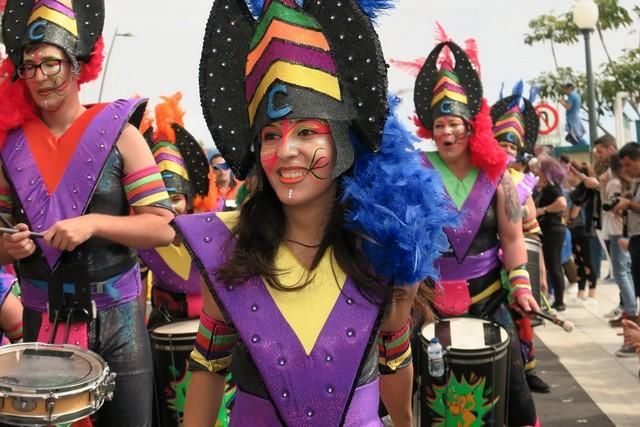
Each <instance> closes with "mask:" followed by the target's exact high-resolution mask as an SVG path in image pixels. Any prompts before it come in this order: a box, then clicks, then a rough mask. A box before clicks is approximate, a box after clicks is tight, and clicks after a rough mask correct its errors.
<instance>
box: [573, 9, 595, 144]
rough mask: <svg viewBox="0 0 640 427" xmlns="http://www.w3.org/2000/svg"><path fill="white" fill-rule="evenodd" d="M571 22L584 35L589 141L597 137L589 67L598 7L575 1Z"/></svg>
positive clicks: (593, 96)
mask: <svg viewBox="0 0 640 427" xmlns="http://www.w3.org/2000/svg"><path fill="white" fill-rule="evenodd" d="M573 22H574V23H575V24H576V26H577V27H578V28H580V30H581V31H582V34H583V35H584V52H585V57H586V61H587V109H588V110H589V141H590V142H591V143H592V144H593V141H594V140H595V139H596V137H597V135H598V130H597V121H596V88H595V86H594V84H593V69H592V67H591V45H590V37H591V33H592V32H593V30H595V28H596V24H597V23H598V5H597V4H596V3H595V2H594V1H593V0H577V1H576V6H575V8H574V9H573Z"/></svg>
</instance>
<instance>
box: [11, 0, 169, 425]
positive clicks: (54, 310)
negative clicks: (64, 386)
mask: <svg viewBox="0 0 640 427" xmlns="http://www.w3.org/2000/svg"><path fill="white" fill-rule="evenodd" d="M103 22H104V3H103V1H98V0H75V1H73V2H68V1H57V0H37V1H33V0H32V1H23V0H15V1H14V0H10V1H8V2H7V6H6V13H5V14H4V16H3V22H2V31H3V36H4V40H5V42H6V43H7V47H8V52H9V57H10V59H11V60H10V61H5V64H3V69H2V71H3V72H7V73H8V75H9V76H11V77H12V78H11V79H6V80H5V81H4V82H3V83H2V86H1V87H0V117H2V120H1V121H0V143H1V144H2V146H1V147H0V158H1V162H2V173H1V174H0V189H2V190H0V192H1V193H2V194H8V195H9V198H8V199H7V200H8V204H7V205H5V206H4V207H3V211H2V213H3V214H5V215H7V217H8V218H9V220H11V221H14V222H15V223H17V225H16V226H15V227H16V228H17V229H18V230H19V232H18V233H15V234H5V235H3V237H2V245H1V247H0V262H2V263H5V262H15V265H16V270H17V272H18V276H19V279H20V285H21V290H22V302H23V304H24V306H25V310H24V336H25V341H35V340H38V341H45V342H55V343H69V344H74V345H78V346H81V347H84V348H89V349H91V350H93V351H95V352H97V353H98V354H100V355H101V356H102V357H103V358H104V359H105V361H106V362H107V363H108V364H109V366H110V368H111V370H112V371H114V372H116V373H117V380H116V389H115V393H114V400H113V401H111V402H108V403H107V404H105V405H104V407H103V408H102V410H101V411H100V412H99V414H98V415H97V420H98V422H99V423H100V424H101V425H105V426H143V425H150V419H151V400H152V372H151V357H150V347H149V341H148V336H147V333H146V328H145V327H144V319H143V317H142V313H141V311H140V309H139V306H138V304H137V297H138V295H139V293H140V274H139V270H138V266H137V262H136V252H135V250H134V249H132V248H140V247H156V246H162V245H166V244H168V243H170V242H171V241H172V239H173V237H174V232H173V231H172V230H171V227H169V225H168V222H169V221H170V219H171V218H173V213H172V211H171V206H170V203H169V199H168V195H167V192H166V189H165V187H164V184H163V182H162V178H161V176H160V174H159V171H158V168H157V166H156V164H155V161H154V159H153V156H152V155H151V152H150V150H149V147H148V146H147V144H146V142H145V140H144V138H142V135H141V134H140V133H139V132H138V130H137V129H136V127H137V124H138V123H139V121H140V119H141V117H142V111H143V108H144V104H145V102H144V101H141V100H118V101H115V102H112V103H107V104H97V105H92V106H84V105H82V104H81V103H80V98H79V88H80V84H81V83H83V82H86V81H89V80H91V79H94V78H95V77H97V75H98V73H99V70H100V66H101V65H100V64H101V62H102V53H101V49H102V41H101V38H100V36H101V33H102V26H103ZM130 123H131V124H130ZM131 209H133V211H134V212H135V215H131V214H130V213H131ZM30 230H33V231H35V232H38V233H42V234H43V237H41V238H37V239H35V240H34V239H32V238H31V236H30V233H29V232H30Z"/></svg>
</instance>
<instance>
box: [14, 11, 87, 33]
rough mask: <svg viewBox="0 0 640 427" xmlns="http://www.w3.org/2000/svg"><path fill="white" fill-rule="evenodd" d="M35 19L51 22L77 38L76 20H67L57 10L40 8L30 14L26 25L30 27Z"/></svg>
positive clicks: (65, 16) (66, 17) (67, 18)
mask: <svg viewBox="0 0 640 427" xmlns="http://www.w3.org/2000/svg"><path fill="white" fill-rule="evenodd" d="M36 19H44V20H45V21H49V22H53V23H54V24H56V25H59V26H60V27H62V28H64V29H65V30H67V31H68V32H70V33H71V34H73V35H74V36H76V37H78V24H77V22H76V20H75V19H72V18H69V17H68V16H67V15H65V14H62V13H60V12H58V11H57V10H53V9H50V8H48V7H47V6H40V7H38V9H36V10H34V11H33V12H32V13H31V16H29V22H28V23H27V25H30V24H31V23H32V22H33V21H35V20H36Z"/></svg>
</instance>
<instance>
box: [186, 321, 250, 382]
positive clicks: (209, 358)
mask: <svg viewBox="0 0 640 427" xmlns="http://www.w3.org/2000/svg"><path fill="white" fill-rule="evenodd" d="M237 341H238V335H237V333H236V331H235V330H234V329H233V328H231V327H230V326H228V325H226V324H225V323H223V322H220V321H218V320H215V319H213V318H212V317H210V316H208V315H207V314H206V313H205V312H204V311H202V312H201V313H200V326H199V327H198V333H197V335H196V341H195V344H194V349H193V351H192V352H191V361H190V363H189V369H191V370H206V371H209V372H220V371H222V370H226V369H227V368H228V367H229V365H230V364H231V353H232V351H233V348H234V347H235V345H236V342H237Z"/></svg>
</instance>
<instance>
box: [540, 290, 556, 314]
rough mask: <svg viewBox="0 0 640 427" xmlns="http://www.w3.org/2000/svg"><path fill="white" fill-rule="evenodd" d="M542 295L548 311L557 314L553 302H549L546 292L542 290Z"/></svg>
mask: <svg viewBox="0 0 640 427" xmlns="http://www.w3.org/2000/svg"><path fill="white" fill-rule="evenodd" d="M540 296H541V297H542V302H543V303H544V306H545V307H546V308H547V312H548V313H549V314H550V315H552V316H557V315H558V312H557V311H556V310H555V309H554V308H553V307H551V304H549V300H548V299H547V296H546V295H545V294H544V292H540Z"/></svg>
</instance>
